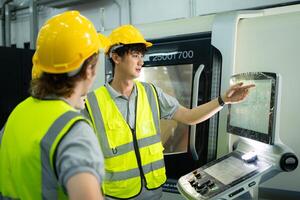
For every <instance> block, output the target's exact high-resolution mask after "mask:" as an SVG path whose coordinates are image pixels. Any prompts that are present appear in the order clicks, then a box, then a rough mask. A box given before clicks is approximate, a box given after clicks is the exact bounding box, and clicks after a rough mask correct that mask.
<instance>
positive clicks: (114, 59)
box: [111, 53, 121, 64]
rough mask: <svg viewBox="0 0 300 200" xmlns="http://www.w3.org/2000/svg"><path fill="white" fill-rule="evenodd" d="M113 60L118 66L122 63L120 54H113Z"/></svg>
mask: <svg viewBox="0 0 300 200" xmlns="http://www.w3.org/2000/svg"><path fill="white" fill-rule="evenodd" d="M111 59H112V60H113V61H114V62H115V63H116V64H119V63H120V59H121V57H120V56H119V55H118V54H116V53H112V55H111Z"/></svg>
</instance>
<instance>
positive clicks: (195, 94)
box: [190, 64, 204, 160]
mask: <svg viewBox="0 0 300 200" xmlns="http://www.w3.org/2000/svg"><path fill="white" fill-rule="evenodd" d="M203 69H204V65H203V64H201V65H199V67H198V69H197V71H196V73H195V77H194V82H193V97H192V108H194V107H196V106H197V104H198V92H199V81H200V76H201V73H202V71H203ZM195 141H196V125H192V126H191V134H190V151H191V153H192V156H193V159H194V160H199V156H198V154H197V150H196V147H195Z"/></svg>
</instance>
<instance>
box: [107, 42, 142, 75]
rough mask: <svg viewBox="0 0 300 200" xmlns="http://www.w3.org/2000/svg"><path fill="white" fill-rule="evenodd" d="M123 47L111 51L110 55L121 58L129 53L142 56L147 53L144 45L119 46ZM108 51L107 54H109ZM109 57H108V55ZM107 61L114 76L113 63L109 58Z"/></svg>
mask: <svg viewBox="0 0 300 200" xmlns="http://www.w3.org/2000/svg"><path fill="white" fill-rule="evenodd" d="M121 45H123V46H122V47H120V48H117V49H116V50H113V52H112V53H116V54H117V55H118V56H120V57H123V56H124V55H125V54H128V53H131V52H139V53H141V54H143V55H145V53H146V52H147V47H146V45H145V44H144V43H135V44H125V45H124V44H121ZM110 51H111V50H109V51H108V52H110ZM108 56H109V55H108ZM109 61H110V63H111V65H112V70H113V74H114V69H115V62H114V61H113V59H112V58H111V57H109Z"/></svg>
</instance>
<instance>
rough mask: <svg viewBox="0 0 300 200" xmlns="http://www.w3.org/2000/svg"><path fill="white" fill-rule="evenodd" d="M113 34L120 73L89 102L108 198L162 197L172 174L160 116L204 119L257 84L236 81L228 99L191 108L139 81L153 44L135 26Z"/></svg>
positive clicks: (110, 53) (110, 51)
mask: <svg viewBox="0 0 300 200" xmlns="http://www.w3.org/2000/svg"><path fill="white" fill-rule="evenodd" d="M108 38H109V39H110V43H111V44H110V45H109V47H108V48H107V49H106V55H107V56H108V57H109V59H110V61H111V63H112V65H113V68H114V77H113V79H112V81H111V82H109V83H108V84H106V85H105V86H102V87H100V88H98V89H97V90H95V91H93V92H91V93H89V94H88V97H87V101H86V107H87V111H88V113H89V115H90V118H91V119H92V122H93V125H94V127H95V129H96V131H97V134H98V135H99V137H100V145H101V148H102V151H103V154H104V158H105V179H104V181H103V183H102V190H103V192H104V194H105V196H106V199H143V200H144V199H149V200H155V199H160V198H161V196H162V190H161V186H162V185H163V184H164V183H165V181H166V173H165V166H164V158H163V146H162V143H161V139H160V127H159V120H160V119H162V118H163V119H174V120H176V121H178V122H182V123H185V124H190V125H191V124H197V123H200V122H202V121H204V120H206V119H208V118H209V117H211V116H212V115H214V114H215V113H217V112H218V111H220V110H221V109H222V108H223V105H224V104H229V103H236V102H240V101H242V100H243V99H244V98H245V97H246V96H247V94H248V89H249V88H250V87H252V86H253V85H251V86H241V85H236V86H234V87H232V88H230V89H229V90H228V91H227V92H226V93H225V94H224V95H223V96H222V97H221V96H220V97H219V98H217V99H214V100H212V101H210V102H209V103H206V104H204V105H201V106H198V107H196V108H193V109H188V108H185V107H183V106H181V105H180V104H179V103H178V101H177V100H176V99H175V98H174V97H171V96H169V95H167V94H166V93H164V92H163V91H162V90H161V89H160V88H158V87H156V86H154V85H152V84H150V83H145V82H139V81H136V80H134V79H136V78H137V77H139V76H140V73H141V69H142V67H143V64H144V61H143V56H144V54H145V52H146V50H147V48H149V47H151V46H152V44H151V43H150V42H147V41H146V40H145V39H144V37H143V36H142V34H141V33H140V32H139V31H138V30H137V29H136V28H135V27H134V26H132V25H123V26H121V27H118V28H116V29H115V30H113V31H112V33H111V34H110V35H109V37H108Z"/></svg>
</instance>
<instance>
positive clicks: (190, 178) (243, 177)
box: [178, 151, 272, 199]
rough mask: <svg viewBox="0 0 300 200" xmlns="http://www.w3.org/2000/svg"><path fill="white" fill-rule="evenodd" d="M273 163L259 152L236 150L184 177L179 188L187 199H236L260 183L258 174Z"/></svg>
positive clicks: (266, 169)
mask: <svg viewBox="0 0 300 200" xmlns="http://www.w3.org/2000/svg"><path fill="white" fill-rule="evenodd" d="M245 157H246V158H247V159H245ZM271 167H272V165H271V164H269V163H268V162H265V161H263V160H260V159H259V158H258V157H257V155H252V153H251V156H249V154H247V153H241V152H238V151H234V152H232V153H230V154H228V155H226V156H224V157H222V158H220V159H218V160H216V161H213V162H211V163H209V164H207V165H205V166H203V167H201V168H198V169H196V170H194V171H192V172H190V173H189V174H187V175H185V176H183V177H181V178H180V179H179V181H178V188H179V191H180V192H181V194H183V195H184V196H186V197H187V198H188V199H214V198H216V199H218V198H219V197H220V195H221V196H222V195H223V196H226V198H225V199H233V198H235V197H237V196H239V195H240V194H242V193H244V192H246V191H249V190H250V189H252V188H253V187H254V186H257V180H256V178H257V176H261V174H262V173H264V172H266V171H268V170H269V169H270V168H271Z"/></svg>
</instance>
